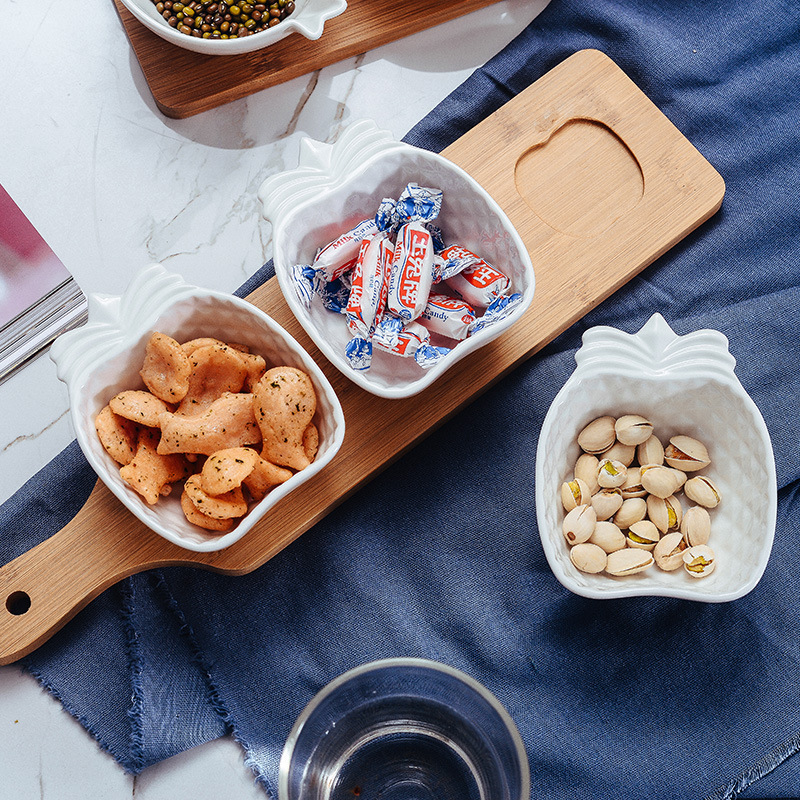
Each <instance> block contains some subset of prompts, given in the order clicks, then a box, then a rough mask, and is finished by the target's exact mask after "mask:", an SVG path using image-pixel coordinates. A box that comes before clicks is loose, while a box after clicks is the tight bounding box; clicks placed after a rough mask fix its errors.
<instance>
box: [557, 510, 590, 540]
mask: <svg viewBox="0 0 800 800" xmlns="http://www.w3.org/2000/svg"><path fill="white" fill-rule="evenodd" d="M596 523H597V514H596V513H595V510H594V509H593V508H592V507H591V506H590V505H588V503H585V504H584V505H581V506H575V508H573V509H572V511H570V512H569V513H568V514H567V516H566V517H564V522H562V523H561V530H562V532H563V533H564V538H565V539H566V540H567V542H568V543H569V544H580V543H581V542H586V541H588V540H589V537H590V536H591V535H592V531H594V526H595V524H596Z"/></svg>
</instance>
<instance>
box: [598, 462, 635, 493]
mask: <svg viewBox="0 0 800 800" xmlns="http://www.w3.org/2000/svg"><path fill="white" fill-rule="evenodd" d="M627 476H628V468H627V467H626V466H625V465H624V464H623V463H622V462H621V461H612V460H611V459H610V458H604V459H602V460H601V461H600V463H599V465H598V467H597V482H598V483H599V484H600V487H601V488H603V489H617V488H619V487H620V486H622V484H623V483H625V478H626V477H627Z"/></svg>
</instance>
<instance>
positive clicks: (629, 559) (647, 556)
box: [606, 547, 654, 576]
mask: <svg viewBox="0 0 800 800" xmlns="http://www.w3.org/2000/svg"><path fill="white" fill-rule="evenodd" d="M653 561H654V560H653V554H652V553H648V552H647V550H633V549H631V548H630V547H626V548H625V549H624V550H617V551H615V552H614V553H609V554H608V558H607V561H606V572H607V573H608V574H609V575H617V576H624V575H634V574H635V573H637V572H642V571H643V570H646V569H647V568H648V567H651V566H652V565H653Z"/></svg>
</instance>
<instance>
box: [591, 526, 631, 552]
mask: <svg viewBox="0 0 800 800" xmlns="http://www.w3.org/2000/svg"><path fill="white" fill-rule="evenodd" d="M589 541H590V542H591V543H592V544H596V545H597V546H598V547H601V548H602V549H603V550H604V551H605V552H606V553H614V552H616V551H617V550H622V548H623V547H625V545H626V544H627V540H626V539H625V534H624V533H623V532H622V531H621V530H620V529H619V527H618V526H617V525H615V524H614V523H613V522H608V521H606V520H601V521H600V522H598V523H597V525H595V527H594V531H593V533H592V535H591V537H590V538H589Z"/></svg>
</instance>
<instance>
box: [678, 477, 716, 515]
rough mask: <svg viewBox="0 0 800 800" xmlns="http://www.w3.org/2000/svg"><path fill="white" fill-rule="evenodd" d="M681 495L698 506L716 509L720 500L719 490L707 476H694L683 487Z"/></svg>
mask: <svg viewBox="0 0 800 800" xmlns="http://www.w3.org/2000/svg"><path fill="white" fill-rule="evenodd" d="M683 493H684V494H685V495H686V496H687V497H688V498H689V499H690V500H693V501H694V502H695V503H697V505H699V506H705V507H706V508H716V507H717V506H718V505H719V502H720V500H721V499H722V497H721V495H720V493H719V489H717V487H716V486H715V484H714V481H712V480H711V478H709V477H708V475H696V476H695V477H694V478H689V480H688V481H686V483H685V484H684V485H683Z"/></svg>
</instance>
